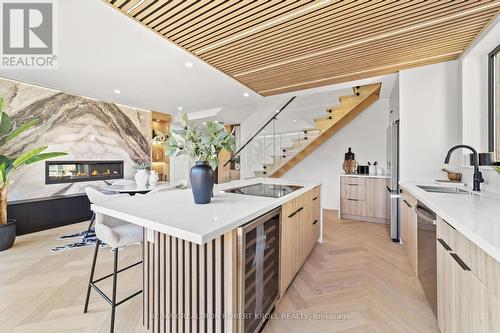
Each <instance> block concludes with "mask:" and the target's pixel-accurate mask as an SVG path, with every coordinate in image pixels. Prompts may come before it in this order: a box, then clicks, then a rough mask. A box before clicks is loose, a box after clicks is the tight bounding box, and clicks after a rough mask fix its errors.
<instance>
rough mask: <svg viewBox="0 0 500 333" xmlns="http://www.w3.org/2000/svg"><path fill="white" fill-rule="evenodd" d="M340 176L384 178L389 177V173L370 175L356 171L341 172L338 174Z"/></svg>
mask: <svg viewBox="0 0 500 333" xmlns="http://www.w3.org/2000/svg"><path fill="white" fill-rule="evenodd" d="M339 176H340V177H362V178H386V179H389V178H391V175H370V174H368V175H367V174H357V173H352V174H349V173H341V174H339Z"/></svg>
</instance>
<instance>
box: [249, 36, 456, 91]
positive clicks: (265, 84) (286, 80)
mask: <svg viewBox="0 0 500 333" xmlns="http://www.w3.org/2000/svg"><path fill="white" fill-rule="evenodd" d="M426 51H427V52H426V53H425V54H427V55H428V56H430V57H432V56H440V55H442V54H458V52H460V51H456V50H454V49H452V48H450V47H439V46H435V47H429V48H426ZM422 54H424V53H423V51H422V53H421V54H420V55H413V54H410V55H406V56H404V55H401V56H399V57H397V58H395V57H392V58H391V60H389V61H388V60H387V59H386V58H377V59H374V61H371V62H370V64H368V65H366V64H362V63H356V64H353V63H351V62H349V61H347V62H343V63H342V64H337V66H336V67H335V68H332V69H328V70H325V71H322V72H321V74H322V77H320V78H318V76H317V75H309V74H310V71H302V72H296V73H294V74H293V75H291V76H286V77H281V78H280V79H279V80H269V81H264V79H259V81H258V85H257V86H256V89H257V91H265V90H267V89H272V88H274V87H276V86H278V87H279V86H284V85H287V84H290V83H295V82H299V83H301V82H310V81H315V80H318V79H322V78H324V77H330V76H335V75H336V74H337V73H339V71H340V72H341V73H344V74H345V73H347V74H349V73H355V72H358V71H362V70H365V69H371V68H380V67H383V66H385V65H387V64H388V63H389V64H391V63H406V62H412V61H418V60H419V59H422V58H423V57H422V56H421V55H422ZM299 79H300V80H299ZM249 85H252V82H249Z"/></svg>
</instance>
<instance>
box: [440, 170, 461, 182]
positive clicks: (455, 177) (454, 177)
mask: <svg viewBox="0 0 500 333" xmlns="http://www.w3.org/2000/svg"><path fill="white" fill-rule="evenodd" d="M441 170H443V171H444V172H446V173H447V174H448V180H451V181H454V182H460V181H461V180H462V174H461V173H460V172H453V171H450V170H448V169H445V168H443V169H441Z"/></svg>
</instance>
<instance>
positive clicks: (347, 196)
mask: <svg viewBox="0 0 500 333" xmlns="http://www.w3.org/2000/svg"><path fill="white" fill-rule="evenodd" d="M388 184H389V180H388V179H387V178H375V177H366V176H355V175H353V176H342V177H340V217H341V218H348V219H355V220H363V221H370V222H383V223H388V222H389V221H390V206H389V205H390V202H389V197H388V194H387V185H388Z"/></svg>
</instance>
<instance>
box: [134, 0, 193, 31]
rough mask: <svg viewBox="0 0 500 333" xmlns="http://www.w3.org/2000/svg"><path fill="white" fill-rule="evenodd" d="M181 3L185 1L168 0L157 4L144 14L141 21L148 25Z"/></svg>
mask: <svg viewBox="0 0 500 333" xmlns="http://www.w3.org/2000/svg"><path fill="white" fill-rule="evenodd" d="M195 3H199V1H198V0H196V2H195ZM183 4H185V3H184V2H183V1H182V0H168V1H166V2H165V3H162V4H161V5H160V6H157V7H156V8H155V9H154V10H150V11H149V12H148V14H145V16H144V18H142V19H141V22H142V23H144V24H145V25H146V26H150V24H151V23H152V22H154V21H156V20H157V19H158V18H160V17H162V16H163V15H167V14H168V13H170V12H172V11H175V10H176V9H177V7H179V6H181V5H183Z"/></svg>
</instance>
